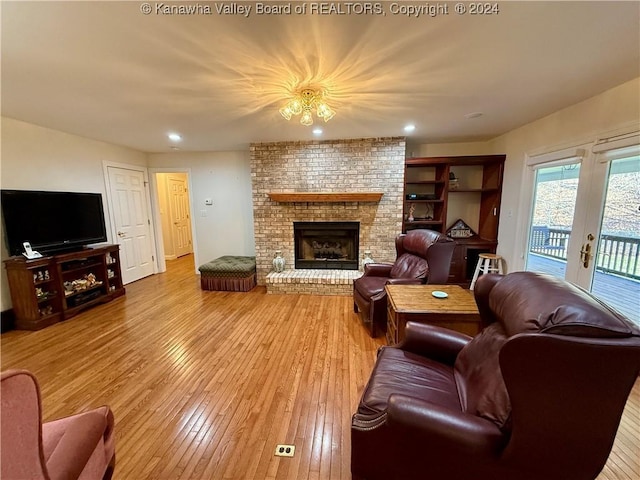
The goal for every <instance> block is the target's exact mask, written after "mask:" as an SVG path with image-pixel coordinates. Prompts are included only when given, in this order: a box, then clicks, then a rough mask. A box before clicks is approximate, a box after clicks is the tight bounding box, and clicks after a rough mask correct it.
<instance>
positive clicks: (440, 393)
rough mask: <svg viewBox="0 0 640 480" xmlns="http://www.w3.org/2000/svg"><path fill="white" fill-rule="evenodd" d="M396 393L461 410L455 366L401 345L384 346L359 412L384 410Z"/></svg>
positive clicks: (366, 412) (363, 395)
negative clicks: (454, 376) (416, 353)
mask: <svg viewBox="0 0 640 480" xmlns="http://www.w3.org/2000/svg"><path fill="white" fill-rule="evenodd" d="M392 393H395V394H400V395H406V396H409V397H413V398H419V399H421V400H424V401H427V402H432V403H434V404H438V405H441V406H444V407H448V408H451V409H454V410H457V411H460V410H461V407H460V401H459V397H458V392H457V390H456V386H455V381H454V378H453V369H452V368H451V367H449V366H446V365H444V364H442V363H440V362H436V361H433V360H430V359H428V358H426V357H422V356H419V355H415V354H413V353H410V352H406V351H404V350H400V349H398V348H392V347H383V348H382V349H381V350H380V353H379V354H378V361H377V362H376V365H375V367H374V370H373V373H372V374H371V377H370V379H369V383H368V384H367V386H366V387H365V390H364V393H363V394H362V400H361V401H360V404H359V406H358V413H362V414H365V415H366V414H375V413H380V412H383V411H384V410H386V408H387V405H388V402H389V396H390V395H391V394H392Z"/></svg>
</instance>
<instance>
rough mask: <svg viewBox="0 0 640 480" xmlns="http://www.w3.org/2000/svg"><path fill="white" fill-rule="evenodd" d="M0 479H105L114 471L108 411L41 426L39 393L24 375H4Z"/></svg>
mask: <svg viewBox="0 0 640 480" xmlns="http://www.w3.org/2000/svg"><path fill="white" fill-rule="evenodd" d="M0 387H1V388H0V401H1V404H0V405H1V409H0V412H1V420H2V428H1V429H0V432H1V434H2V435H1V437H2V438H1V440H2V441H1V443H0V445H1V447H2V449H1V453H0V459H1V461H0V478H2V479H7V480H11V479H16V480H17V479H31V480H36V479H38V480H74V479H78V480H99V479H103V480H108V479H110V478H111V476H112V474H113V470H114V466H115V435H114V432H113V423H114V420H113V413H112V412H111V409H110V408H109V407H107V406H104V407H100V408H96V409H94V410H90V411H87V412H84V413H79V414H77V415H72V416H69V417H65V418H60V419H57V420H53V421H51V422H47V423H44V424H43V423H42V412H41V405H40V388H39V387H38V382H37V381H36V378H35V377H34V376H33V375H32V374H31V373H29V372H28V371H26V370H7V371H5V372H2V376H1V381H0Z"/></svg>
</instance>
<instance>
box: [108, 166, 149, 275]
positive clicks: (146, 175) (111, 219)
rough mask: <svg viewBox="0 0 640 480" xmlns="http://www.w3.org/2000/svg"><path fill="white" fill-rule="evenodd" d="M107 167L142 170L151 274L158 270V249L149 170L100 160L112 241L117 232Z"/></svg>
mask: <svg viewBox="0 0 640 480" xmlns="http://www.w3.org/2000/svg"><path fill="white" fill-rule="evenodd" d="M109 167H113V168H123V169H126V170H134V171H136V172H142V176H143V178H144V186H145V201H146V202H147V211H148V212H149V221H150V222H151V224H150V225H149V241H150V245H149V247H150V249H151V255H152V258H153V260H154V261H153V275H155V274H156V273H158V272H159V270H158V249H157V244H158V242H157V241H156V238H155V224H156V221H155V217H154V214H153V210H152V209H151V198H150V196H149V189H150V183H149V171H148V168H147V167H143V166H142V165H135V164H130V163H121V162H113V161H110V160H103V161H102V171H103V172H104V173H103V176H104V184H105V192H106V197H107V209H108V210H109V223H111V225H110V226H111V229H110V230H111V239H112V243H118V242H117V240H116V238H117V232H116V222H115V217H114V207H113V199H112V198H111V184H110V182H109Z"/></svg>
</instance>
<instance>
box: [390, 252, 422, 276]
mask: <svg viewBox="0 0 640 480" xmlns="http://www.w3.org/2000/svg"><path fill="white" fill-rule="evenodd" d="M428 272H429V266H428V265H427V261H426V260H425V259H424V258H420V257H417V256H415V255H412V254H410V253H403V254H402V255H400V256H399V257H398V258H397V259H396V261H395V263H394V264H393V268H392V269H391V278H425V277H426V276H427V273H428Z"/></svg>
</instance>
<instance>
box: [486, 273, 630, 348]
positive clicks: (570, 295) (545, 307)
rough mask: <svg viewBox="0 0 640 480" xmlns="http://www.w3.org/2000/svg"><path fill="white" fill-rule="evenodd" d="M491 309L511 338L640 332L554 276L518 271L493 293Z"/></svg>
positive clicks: (491, 295)
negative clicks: (530, 334)
mask: <svg viewBox="0 0 640 480" xmlns="http://www.w3.org/2000/svg"><path fill="white" fill-rule="evenodd" d="M489 307H490V309H491V310H492V311H493V313H494V315H495V317H496V318H497V319H498V320H499V321H500V322H501V323H502V325H503V326H504V327H505V330H506V333H507V335H508V336H512V335H515V334H517V333H523V332H544V333H553V334H556V335H575V336H582V337H601V338H605V337H618V338H620V337H622V338H623V337H630V336H637V335H640V329H638V328H636V327H635V326H634V325H632V324H631V323H630V322H629V321H628V320H626V319H625V318H624V317H622V316H621V315H619V314H618V313H617V312H615V311H613V310H611V309H610V308H608V307H607V306H605V305H603V304H601V303H600V302H598V301H597V300H596V299H595V298H594V297H592V296H591V295H588V294H587V293H586V292H585V291H583V290H582V289H580V288H578V287H576V286H575V285H571V284H568V283H566V282H564V281H563V280H560V279H557V278H555V277H552V276H550V275H544V274H537V273H533V272H514V273H512V274H510V275H507V276H505V277H504V278H503V279H501V280H500V281H499V282H498V283H497V284H496V285H495V286H494V287H493V289H492V290H491V293H490V294H489Z"/></svg>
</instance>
